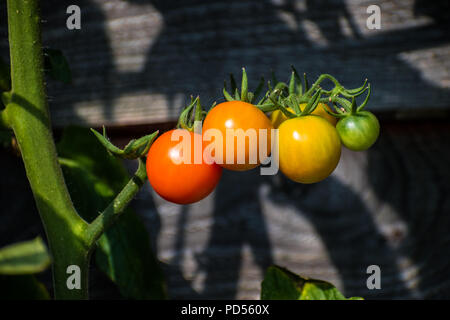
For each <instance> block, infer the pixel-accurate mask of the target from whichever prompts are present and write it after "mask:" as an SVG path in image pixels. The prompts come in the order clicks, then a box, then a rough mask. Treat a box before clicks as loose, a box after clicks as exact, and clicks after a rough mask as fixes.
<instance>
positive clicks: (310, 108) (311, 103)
mask: <svg viewBox="0 0 450 320" xmlns="http://www.w3.org/2000/svg"><path fill="white" fill-rule="evenodd" d="M321 94H322V92H321V90H317V91H316V93H315V94H314V95H313V96H312V98H311V99H310V100H309V101H308V103H307V104H306V107H305V109H303V111H302V112H301V114H300V115H302V116H304V115H308V114H310V113H311V112H313V111H314V110H315V109H316V107H317V105H318V103H319V101H320V95H321Z"/></svg>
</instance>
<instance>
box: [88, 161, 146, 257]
mask: <svg viewBox="0 0 450 320" xmlns="http://www.w3.org/2000/svg"><path fill="white" fill-rule="evenodd" d="M138 161H139V165H138V168H137V170H136V172H135V174H134V176H133V177H132V178H131V179H130V181H128V183H127V184H126V185H125V187H124V188H123V189H122V191H121V192H120V193H119V194H118V195H117V196H116V197H115V198H114V200H112V201H111V203H110V204H109V205H108V206H107V207H106V209H105V210H104V211H103V212H102V213H100V215H99V216H97V218H95V220H94V221H92V222H91V223H90V224H89V226H88V227H87V229H86V237H87V240H86V243H87V246H88V248H89V249H92V248H93V247H94V246H95V243H96V242H97V240H98V239H99V238H100V237H101V235H102V234H103V233H104V232H105V230H106V229H107V228H108V227H110V226H111V225H112V224H114V222H115V221H116V220H117V219H118V218H119V216H120V214H121V213H122V212H123V211H124V210H125V208H126V207H127V206H128V204H129V203H130V201H131V200H133V198H134V197H135V196H136V194H137V193H138V192H139V190H140V189H141V187H142V186H143V185H144V183H145V182H146V181H147V170H146V167H145V160H144V159H143V158H139V159H138Z"/></svg>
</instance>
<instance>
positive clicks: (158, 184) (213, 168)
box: [146, 129, 222, 204]
mask: <svg viewBox="0 0 450 320" xmlns="http://www.w3.org/2000/svg"><path fill="white" fill-rule="evenodd" d="M173 133H175V134H187V135H188V137H190V140H191V141H190V153H191V157H190V158H191V161H190V163H186V161H184V162H183V154H184V153H183V152H185V150H184V149H183V148H182V147H180V146H181V144H180V143H181V141H182V140H179V141H177V140H175V141H172V140H173V138H172V134H173ZM195 136H198V135H197V134H194V133H192V132H190V131H188V130H184V129H175V130H171V131H168V132H166V133H164V134H163V135H161V136H160V137H159V138H158V139H156V141H155V142H154V143H153V144H152V146H151V147H150V150H149V151H148V155H147V163H146V166H147V176H148V180H149V181H150V184H151V185H152V187H153V189H154V190H155V191H156V193H158V194H159V195H160V196H161V197H162V198H164V199H166V200H167V201H170V202H174V203H177V204H189V203H194V202H197V201H200V200H202V199H203V198H205V197H206V196H208V195H209V194H210V193H211V192H212V191H213V190H214V188H215V187H216V186H217V184H218V182H219V180H220V177H221V175H222V168H221V167H220V166H218V165H217V164H215V163H212V164H208V163H207V162H206V161H201V163H194V137H195ZM200 139H201V137H200ZM203 149H204V144H203ZM203 149H202V155H203ZM187 158H188V156H187ZM202 160H203V157H202Z"/></svg>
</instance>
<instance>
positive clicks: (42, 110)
mask: <svg viewBox="0 0 450 320" xmlns="http://www.w3.org/2000/svg"><path fill="white" fill-rule="evenodd" d="M7 5H8V30H9V46H10V56H11V66H12V67H11V81H12V95H11V100H10V102H9V103H8V105H7V106H6V109H5V111H4V112H6V114H3V116H2V119H7V120H8V123H9V125H10V126H11V128H12V129H13V131H14V134H15V136H16V139H17V142H18V145H19V148H20V151H21V154H22V158H23V162H24V164H25V169H26V173H27V177H28V180H29V182H30V186H31V189H32V191H33V195H34V198H35V201H36V205H37V208H38V210H39V214H40V216H41V220H42V222H43V224H44V228H45V231H46V234H47V239H48V242H49V247H50V251H51V254H52V257H53V261H54V263H53V281H54V290H55V298H59V299H85V298H87V297H88V294H87V292H88V291H87V276H88V275H87V272H88V268H87V265H88V258H89V254H90V253H89V250H88V247H87V246H86V243H85V241H84V237H83V235H84V231H85V229H86V228H87V223H86V222H85V221H84V220H83V219H82V218H81V217H80V216H79V215H78V214H77V212H76V210H75V208H74V207H73V204H72V201H71V199H70V196H69V193H68V191H67V188H66V185H65V183H64V179H63V175H62V171H61V168H60V166H59V164H58V161H57V154H56V147H55V144H54V141H53V136H52V130H51V123H50V117H49V110H48V105H47V98H46V92H45V85H44V83H45V82H44V73H43V70H44V65H43V56H42V43H41V34H40V25H39V24H40V16H39V10H38V9H39V8H38V0H21V1H17V0H8V1H7ZM4 116H7V117H6V118H5V117H4ZM69 265H78V266H79V267H80V268H81V290H77V289H74V290H69V289H68V288H67V286H66V279H67V277H68V275H67V274H66V270H67V267H68V266H69Z"/></svg>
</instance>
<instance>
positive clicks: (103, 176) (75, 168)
mask: <svg viewBox="0 0 450 320" xmlns="http://www.w3.org/2000/svg"><path fill="white" fill-rule="evenodd" d="M58 152H59V155H60V157H61V158H60V163H61V165H62V169H63V173H64V177H65V179H66V182H67V186H68V189H69V192H70V194H71V197H72V200H73V202H74V205H75V207H76V208H77V210H78V212H79V213H80V215H81V216H82V217H83V218H84V219H86V220H87V221H92V220H93V219H94V218H95V217H96V216H97V215H98V212H100V211H102V210H103V209H104V208H105V207H106V206H107V205H108V204H109V203H110V201H111V200H112V199H113V198H114V196H115V195H116V194H117V193H118V192H119V191H120V190H121V189H122V187H123V186H124V185H125V184H126V183H127V182H128V180H129V176H128V173H127V171H126V170H125V168H124V166H123V165H122V163H121V161H120V160H118V159H116V158H115V157H113V156H111V155H110V154H108V152H107V151H106V150H105V148H104V147H103V146H102V145H101V144H100V143H99V142H98V140H97V139H96V137H95V136H94V135H92V133H91V132H90V130H88V129H85V128H77V127H69V128H66V130H65V132H64V134H63V137H62V140H61V142H60V143H59V144H58ZM95 255H96V257H95V260H96V263H97V265H98V266H99V268H100V269H101V270H102V271H103V272H105V274H106V275H107V276H108V277H109V278H110V279H111V280H112V281H113V282H114V283H116V285H117V286H118V288H119V290H120V292H121V294H122V295H123V296H124V297H126V298H133V299H164V298H166V288H165V282H164V277H163V273H162V270H161V268H160V265H159V262H158V260H157V259H156V257H155V255H154V254H153V252H152V250H151V246H150V241H149V235H148V233H147V230H146V229H145V227H144V225H143V224H142V222H141V221H140V219H139V217H138V216H137V215H136V214H135V213H134V212H133V210H131V209H130V208H127V209H126V210H125V212H124V213H123V214H122V215H121V216H120V218H119V219H118V221H117V222H116V223H115V224H114V225H113V226H111V227H110V228H109V229H108V230H107V231H106V233H105V234H104V235H103V236H102V237H101V238H100V239H99V241H98V248H97V250H96V253H95Z"/></svg>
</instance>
